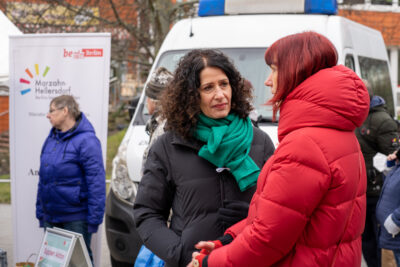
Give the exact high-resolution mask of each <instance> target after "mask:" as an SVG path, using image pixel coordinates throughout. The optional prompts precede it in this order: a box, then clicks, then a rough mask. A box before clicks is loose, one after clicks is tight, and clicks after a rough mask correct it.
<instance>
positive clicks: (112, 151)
mask: <svg viewBox="0 0 400 267" xmlns="http://www.w3.org/2000/svg"><path fill="white" fill-rule="evenodd" d="M125 133H126V129H124V130H122V131H119V132H117V133H115V134H113V135H110V136H109V137H108V138H107V160H106V178H107V180H109V179H110V178H111V170H112V160H113V158H114V157H115V155H116V154H117V152H118V147H119V144H120V143H121V141H122V138H123V137H124V135H125Z"/></svg>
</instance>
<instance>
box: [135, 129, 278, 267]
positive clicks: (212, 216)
mask: <svg viewBox="0 0 400 267" xmlns="http://www.w3.org/2000/svg"><path fill="white" fill-rule="evenodd" d="M253 129H254V134H253V136H254V137H253V142H252V144H251V150H250V157H251V158H252V159H253V160H254V162H255V163H256V164H257V165H258V166H259V167H260V168H262V166H263V165H264V163H265V162H266V161H267V159H268V158H269V157H270V156H271V155H272V154H273V152H274V145H273V143H272V141H271V139H270V138H269V136H268V135H267V134H265V133H264V132H263V131H261V130H260V129H257V128H253ZM202 145H203V144H202V143H200V142H199V141H190V142H189V141H186V140H183V139H182V138H180V137H179V136H177V135H176V134H173V133H172V132H167V133H165V134H164V135H162V136H161V137H160V138H159V139H158V140H157V141H156V142H155V143H154V144H153V146H152V147H151V149H150V152H149V155H148V158H147V161H146V164H145V169H144V172H143V177H142V180H141V182H140V185H139V190H138V194H137V197H136V200H135V204H134V208H133V212H134V217H135V223H136V228H137V230H138V233H139V235H140V237H141V238H142V240H143V242H144V244H145V245H146V247H147V248H149V249H150V250H151V251H153V252H154V253H155V254H156V255H157V256H159V257H160V258H161V259H163V260H164V261H165V262H166V266H186V265H187V264H188V263H189V262H190V261H191V259H192V252H193V251H195V248H194V245H195V244H196V243H197V242H198V241H201V240H215V239H216V238H218V237H220V236H222V235H223V233H224V231H225V228H226V225H224V224H223V223H222V222H221V221H219V220H218V209H219V208H221V207H223V201H224V200H242V201H246V202H250V200H251V198H252V196H253V194H254V192H255V189H256V186H253V187H252V188H250V189H248V190H246V191H244V192H240V189H239V186H238V185H237V182H236V180H235V178H234V177H233V176H232V174H231V173H230V172H229V171H227V170H224V171H222V172H217V170H216V167H215V166H214V165H213V164H212V163H210V162H209V161H207V160H205V159H203V158H201V157H199V156H198V155H197V153H198V151H199V149H200V148H201V146H202ZM171 208H172V218H171V223H170V225H169V228H168V225H167V219H168V216H169V214H170V209H171Z"/></svg>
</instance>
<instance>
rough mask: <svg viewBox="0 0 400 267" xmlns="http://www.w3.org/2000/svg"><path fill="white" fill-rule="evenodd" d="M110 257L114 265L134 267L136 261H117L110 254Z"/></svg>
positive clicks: (113, 266) (115, 266)
mask: <svg viewBox="0 0 400 267" xmlns="http://www.w3.org/2000/svg"><path fill="white" fill-rule="evenodd" d="M110 258H111V266H112V267H132V266H133V265H134V264H135V263H134V262H133V263H129V262H123V261H117V260H116V259H114V258H113V257H112V256H110Z"/></svg>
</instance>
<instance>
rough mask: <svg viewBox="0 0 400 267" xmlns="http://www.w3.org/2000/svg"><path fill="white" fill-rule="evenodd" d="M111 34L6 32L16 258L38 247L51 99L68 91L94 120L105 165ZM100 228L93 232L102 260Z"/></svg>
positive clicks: (95, 253) (97, 255) (94, 248)
mask: <svg viewBox="0 0 400 267" xmlns="http://www.w3.org/2000/svg"><path fill="white" fill-rule="evenodd" d="M110 47H111V34H109V33H82V34H24V35H19V36H10V83H9V85H10V109H9V110H10V174H11V202H12V210H13V232H14V242H13V243H14V253H13V255H14V262H21V261H24V260H26V258H27V257H28V256H29V255H30V254H31V253H33V252H37V251H39V247H40V240H42V238H43V233H44V231H43V229H41V228H39V221H38V220H37V219H36V214H35V211H36V196H37V185H38V180H39V165H40V153H41V148H42V145H43V143H44V141H45V139H46V137H47V136H48V134H49V132H50V129H51V124H50V122H49V121H48V119H47V118H46V115H47V112H48V111H49V104H50V101H51V100H52V99H53V98H54V97H56V96H59V95H61V94H71V95H73V96H74V97H75V99H76V100H77V102H78V104H79V107H80V110H81V111H82V112H83V113H84V114H85V115H86V117H87V118H88V119H89V121H90V122H91V123H92V125H93V127H94V129H95V131H96V136H97V137H98V138H99V140H100V143H101V147H102V152H103V160H104V166H105V159H106V148H107V125H108V94H109V71H110ZM101 232H102V226H100V227H99V231H98V233H97V234H95V235H93V239H92V242H91V245H92V246H91V248H92V251H93V257H94V264H95V265H96V266H100V258H101V257H100V251H101Z"/></svg>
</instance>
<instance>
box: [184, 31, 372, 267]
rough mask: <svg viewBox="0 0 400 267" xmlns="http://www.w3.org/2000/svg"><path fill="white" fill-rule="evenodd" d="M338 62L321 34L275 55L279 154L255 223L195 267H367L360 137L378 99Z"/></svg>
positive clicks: (279, 47)
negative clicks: (358, 132) (364, 260)
mask: <svg viewBox="0 0 400 267" xmlns="http://www.w3.org/2000/svg"><path fill="white" fill-rule="evenodd" d="M337 58H338V55H337V51H336V49H335V47H334V45H333V44H332V43H331V42H330V41H329V40H328V39H327V38H326V37H324V36H323V35H321V34H318V33H315V32H303V33H298V34H293V35H289V36H286V37H283V38H281V39H279V40H277V41H276V42H275V43H273V44H272V45H271V46H270V47H269V48H268V49H267V51H266V53H265V61H266V63H267V64H268V65H269V66H270V68H271V74H270V76H269V77H268V78H267V80H266V81H265V85H266V86H270V87H271V93H272V94H273V97H272V99H271V100H270V101H269V103H271V104H272V107H273V111H274V113H273V115H274V117H273V118H275V116H276V114H277V112H278V111H279V114H280V117H279V125H278V139H279V146H278V147H277V149H276V151H275V153H274V155H273V156H272V157H271V158H270V159H269V160H268V162H267V163H266V164H265V166H264V167H263V169H262V170H261V173H260V176H259V178H258V181H257V191H256V193H255V194H254V196H253V198H252V200H251V203H250V208H249V213H248V216H247V218H246V219H244V220H242V221H241V222H239V223H237V224H235V225H233V226H232V227H230V228H229V229H228V230H227V231H226V232H225V235H224V236H223V237H221V238H220V239H219V240H215V241H213V242H207V241H204V242H199V243H198V244H197V245H196V248H197V249H201V251H200V253H198V252H195V253H193V261H192V262H191V263H190V264H189V265H188V266H190V267H193V266H197V267H199V266H203V267H205V266H208V267H224V266H229V267H232V266H236V267H241V266H251V267H258V266H260V267H261V266H262V267H265V266H293V267H298V266H300V267H306V266H329V267H333V266H341V267H342V266H346V267H349V266H353V267H356V266H361V233H362V232H363V228H364V222H365V190H366V173H365V166H364V165H365V164H364V160H363V159H362V153H361V149H360V146H359V144H358V142H357V138H356V136H355V134H354V130H355V129H356V127H359V126H361V124H362V123H363V121H364V120H365V118H366V117H367V115H368V108H369V97H368V92H367V89H366V87H365V85H364V83H363V82H362V80H361V79H360V78H359V77H358V76H357V74H355V73H354V72H353V71H352V70H351V69H349V68H346V67H345V66H342V65H338V66H336V64H337ZM222 239H223V240H224V242H221V240H222Z"/></svg>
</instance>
